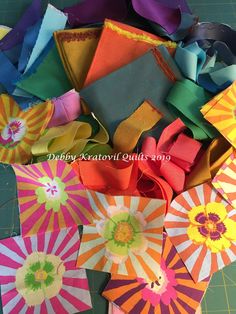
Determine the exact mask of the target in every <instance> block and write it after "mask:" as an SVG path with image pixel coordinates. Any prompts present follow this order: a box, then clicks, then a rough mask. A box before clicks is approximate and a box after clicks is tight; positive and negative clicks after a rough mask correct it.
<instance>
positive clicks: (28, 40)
mask: <svg viewBox="0 0 236 314" xmlns="http://www.w3.org/2000/svg"><path fill="white" fill-rule="evenodd" d="M41 24H42V19H40V20H38V22H36V23H35V24H34V25H33V26H31V27H29V28H28V30H27V32H26V34H25V36H24V41H23V44H22V49H21V54H20V58H19V62H18V71H20V72H22V73H23V72H24V70H25V68H26V66H27V63H28V61H29V57H30V55H31V53H32V51H33V49H34V45H35V43H36V40H37V38H38V34H39V30H40V28H41Z"/></svg>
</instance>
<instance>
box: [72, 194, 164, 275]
mask: <svg viewBox="0 0 236 314" xmlns="http://www.w3.org/2000/svg"><path fill="white" fill-rule="evenodd" d="M88 195H89V200H90V204H91V207H92V210H93V216H94V221H93V224H92V225H90V226H84V228H83V236H82V242H81V246H80V250H79V256H78V260H77V266H78V267H82V268H88V269H94V270H99V271H104V272H110V273H112V274H122V275H132V276H139V277H143V278H156V274H155V272H154V271H153V270H154V269H155V268H156V267H158V266H159V264H160V256H161V249H162V233H163V220H164V212H165V203H166V201H164V200H158V199H149V198H144V197H132V196H110V195H105V194H101V193H98V192H93V191H90V192H88Z"/></svg>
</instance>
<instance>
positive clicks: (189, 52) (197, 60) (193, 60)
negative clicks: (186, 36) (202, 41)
mask: <svg viewBox="0 0 236 314" xmlns="http://www.w3.org/2000/svg"><path fill="white" fill-rule="evenodd" d="M175 61H176V63H177V65H178V66H179V68H180V69H181V71H182V74H183V75H184V76H185V77H186V78H188V79H190V80H192V81H195V82H196V81H197V79H198V75H199V73H200V72H201V70H202V68H203V66H204V64H205V62H206V52H205V51H204V50H203V49H201V48H200V47H199V45H198V43H197V42H194V43H192V44H190V45H187V46H181V45H179V46H178V47H177V49H176V53H175Z"/></svg>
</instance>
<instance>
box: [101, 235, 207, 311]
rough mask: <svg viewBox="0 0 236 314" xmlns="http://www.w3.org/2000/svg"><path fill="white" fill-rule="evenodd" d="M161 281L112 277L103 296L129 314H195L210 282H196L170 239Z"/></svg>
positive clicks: (160, 274)
mask: <svg viewBox="0 0 236 314" xmlns="http://www.w3.org/2000/svg"><path fill="white" fill-rule="evenodd" d="M155 270H156V272H157V274H158V279H157V280H155V281H150V280H149V281H147V280H143V279H140V278H134V277H128V276H118V275H113V276H112V277H111V280H110V281H109V283H108V285H107V287H106V288H105V290H104V292H103V296H104V297H106V298H107V299H108V300H109V301H111V302H114V304H116V305H117V306H119V307H120V308H121V309H122V310H123V311H124V312H125V313H129V314H137V313H139V314H160V313H163V314H165V313H169V314H195V313H196V310H197V308H198V306H199V304H200V302H201V299H202V297H203V295H204V292H205V290H206V289H207V286H208V282H209V279H206V280H204V281H202V282H199V283H195V282H194V281H193V279H192V277H191V276H190V274H189V273H188V271H187V269H186V267H185V265H184V263H183V262H182V260H181V259H180V257H179V255H178V254H177V252H176V249H175V248H174V246H173V245H172V244H171V241H170V240H169V238H168V237H166V238H165V240H164V242H163V254H162V262H161V266H160V267H159V269H158V268H156V269H155Z"/></svg>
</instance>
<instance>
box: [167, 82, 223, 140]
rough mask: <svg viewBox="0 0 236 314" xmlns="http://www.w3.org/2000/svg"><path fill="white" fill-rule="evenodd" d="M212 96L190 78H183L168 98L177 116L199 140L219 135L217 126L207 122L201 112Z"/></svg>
mask: <svg viewBox="0 0 236 314" xmlns="http://www.w3.org/2000/svg"><path fill="white" fill-rule="evenodd" d="M210 97H211V96H210V94H208V93H207V92H206V91H205V90H204V89H203V88H201V87H200V86H198V85H196V84H195V83H193V82H192V81H190V80H183V81H178V82H176V83H175V85H174V86H173V87H172V89H171V90H170V92H169V94H168V96H167V98H166V101H167V102H168V103H169V106H170V107H171V110H172V111H173V112H174V113H175V115H176V117H179V118H181V120H182V121H183V122H184V124H185V125H186V126H187V127H188V128H189V129H190V130H191V131H192V133H193V136H194V138H195V139H197V140H205V139H208V138H214V137H216V136H217V135H218V132H217V131H216V130H215V128H213V127H212V126H211V125H210V124H208V123H206V121H205V120H204V118H203V115H202V114H201V112H200V108H201V107H202V106H203V104H205V103H206V102H207V101H209V100H210Z"/></svg>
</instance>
